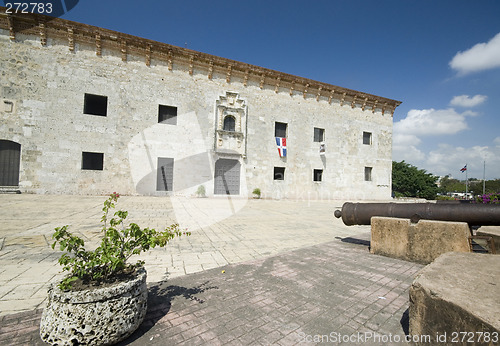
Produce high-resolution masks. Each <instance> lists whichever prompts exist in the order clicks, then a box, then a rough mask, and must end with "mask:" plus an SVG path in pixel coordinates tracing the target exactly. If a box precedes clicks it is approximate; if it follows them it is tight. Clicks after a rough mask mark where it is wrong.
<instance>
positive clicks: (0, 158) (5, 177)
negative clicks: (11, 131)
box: [0, 140, 21, 186]
mask: <svg viewBox="0 0 500 346" xmlns="http://www.w3.org/2000/svg"><path fill="white" fill-rule="evenodd" d="M20 164H21V144H19V143H16V142H12V141H6V140H0V186H19V167H20Z"/></svg>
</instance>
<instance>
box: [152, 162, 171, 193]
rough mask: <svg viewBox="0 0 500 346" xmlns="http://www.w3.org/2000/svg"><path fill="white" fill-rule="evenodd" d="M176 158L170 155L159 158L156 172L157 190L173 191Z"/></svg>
mask: <svg viewBox="0 0 500 346" xmlns="http://www.w3.org/2000/svg"><path fill="white" fill-rule="evenodd" d="M173 184H174V159H173V158H170V157H159V158H158V171H157V173H156V191H173V190H174V189H173Z"/></svg>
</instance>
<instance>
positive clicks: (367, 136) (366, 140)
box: [363, 132, 372, 145]
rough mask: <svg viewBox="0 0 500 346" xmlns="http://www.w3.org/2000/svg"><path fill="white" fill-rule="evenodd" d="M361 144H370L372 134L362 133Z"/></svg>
mask: <svg viewBox="0 0 500 346" xmlns="http://www.w3.org/2000/svg"><path fill="white" fill-rule="evenodd" d="M363 144H366V145H371V144H372V133H371V132H363Z"/></svg>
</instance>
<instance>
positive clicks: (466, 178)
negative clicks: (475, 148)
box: [465, 164, 469, 199]
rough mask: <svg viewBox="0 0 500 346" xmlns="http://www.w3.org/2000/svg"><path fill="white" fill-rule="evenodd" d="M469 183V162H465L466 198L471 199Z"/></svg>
mask: <svg viewBox="0 0 500 346" xmlns="http://www.w3.org/2000/svg"><path fill="white" fill-rule="evenodd" d="M468 184H469V178H468V175H467V164H465V199H469V195H468V193H467V192H468Z"/></svg>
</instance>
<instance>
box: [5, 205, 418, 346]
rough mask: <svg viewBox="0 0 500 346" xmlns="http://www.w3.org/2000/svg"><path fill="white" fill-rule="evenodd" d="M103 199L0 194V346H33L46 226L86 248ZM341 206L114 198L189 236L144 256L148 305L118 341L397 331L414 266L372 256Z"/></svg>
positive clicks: (54, 271)
mask: <svg viewBox="0 0 500 346" xmlns="http://www.w3.org/2000/svg"><path fill="white" fill-rule="evenodd" d="M104 199H105V198H104V197H86V196H78V197H75V196H40V195H0V203H1V204H2V208H1V210H0V219H1V220H2V225H3V229H2V230H1V231H0V344H2V345H3V344H5V345H7V344H8V345H13V344H37V343H38V344H41V341H39V339H38V338H37V335H38V334H37V333H38V323H39V318H40V313H41V308H42V307H43V301H44V299H45V295H46V288H47V285H48V283H49V282H51V281H54V280H56V279H57V278H58V277H60V276H61V274H60V273H59V270H60V268H59V266H57V258H58V257H59V256H60V253H58V252H57V251H54V250H52V249H51V248H50V246H49V244H50V242H51V240H50V236H51V234H52V233H53V228H54V227H56V226H60V225H63V224H70V229H71V230H73V231H75V232H76V233H80V235H81V236H83V237H85V239H86V240H87V241H88V242H89V243H90V244H95V243H96V237H97V236H98V235H99V224H98V220H99V218H100V215H101V208H102V202H103V201H104ZM341 205H342V203H341V202H339V201H272V200H249V201H246V200H238V199H225V198H210V199H209V198H199V199H198V198H193V199H190V198H166V197H122V198H121V199H120V203H119V207H120V208H122V209H126V210H129V212H130V214H129V215H130V216H129V219H130V220H131V221H134V222H137V223H139V224H140V225H141V224H143V225H147V226H151V227H161V226H166V225H168V224H170V223H171V222H174V221H179V222H180V223H181V225H182V226H187V227H188V229H189V230H190V231H192V235H191V236H190V237H183V238H178V239H175V240H174V241H173V242H172V243H171V244H170V246H169V247H167V248H166V249H154V250H153V251H151V253H149V254H148V255H146V256H141V258H143V259H145V260H146V268H147V270H148V283H149V287H150V297H149V300H150V304H149V307H150V308H149V311H148V315H147V317H146V321H145V323H144V324H143V325H142V326H141V328H140V330H138V331H137V333H136V334H134V336H133V338H132V339H129V340H128V341H127V343H131V344H137V345H143V344H152V345H155V344H158V345H160V344H161V345H164V344H179V343H185V344H201V343H209V344H214V345H217V344H231V345H232V344H242V345H247V344H252V343H253V344H257V345H258V344H274V343H276V344H282V345H290V344H296V343H301V342H307V341H313V342H314V341H319V340H320V339H321V340H322V341H330V342H335V338H337V339H338V338H339V337H341V336H344V335H349V337H350V341H353V340H354V338H357V339H356V340H357V341H370V340H369V339H368V337H369V336H370V335H372V337H377V336H378V337H389V336H390V335H398V336H399V337H403V336H404V329H403V326H404V325H405V318H406V315H405V311H406V309H407V307H408V292H407V291H408V287H409V285H410V283H411V281H412V280H413V277H414V276H415V273H416V272H417V271H418V270H419V269H420V268H421V266H419V265H416V264H413V263H408V262H404V261H399V260H395V259H389V258H385V257H380V256H376V255H371V254H369V252H368V247H367V245H368V240H369V227H366V226H358V227H346V226H344V225H343V224H342V222H341V221H340V220H337V219H335V218H334V217H333V216H332V213H333V210H334V209H335V208H336V207H339V206H341ZM222 270H224V271H225V272H224V273H223V272H222ZM186 274H187V275H186ZM167 279H168V280H167ZM370 333H371V334H370ZM344 340H346V339H344ZM372 341H380V342H374V343H375V344H382V343H385V344H387V343H388V342H385V341H388V340H382V339H380V340H375V339H372Z"/></svg>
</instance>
